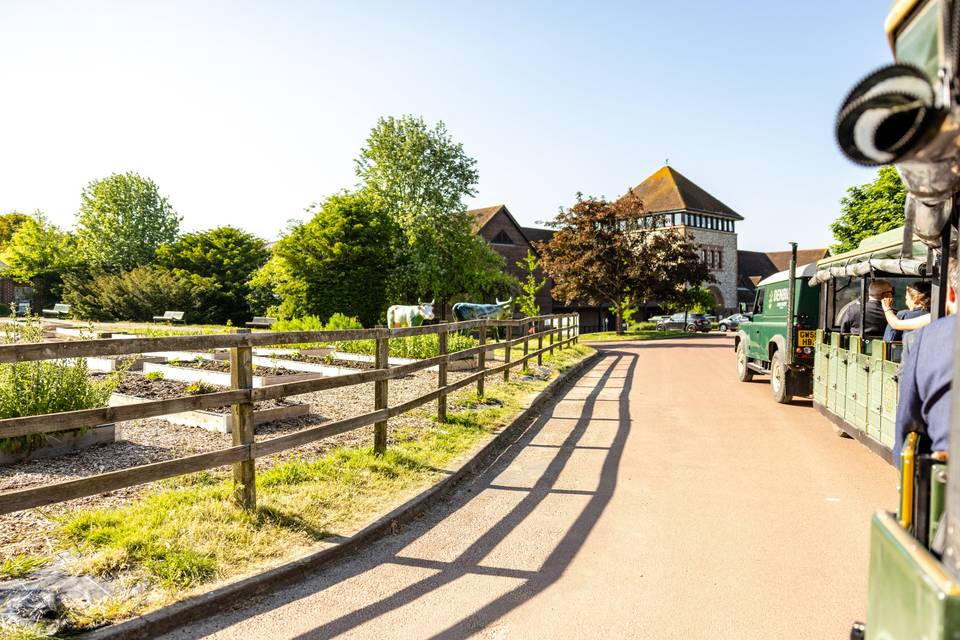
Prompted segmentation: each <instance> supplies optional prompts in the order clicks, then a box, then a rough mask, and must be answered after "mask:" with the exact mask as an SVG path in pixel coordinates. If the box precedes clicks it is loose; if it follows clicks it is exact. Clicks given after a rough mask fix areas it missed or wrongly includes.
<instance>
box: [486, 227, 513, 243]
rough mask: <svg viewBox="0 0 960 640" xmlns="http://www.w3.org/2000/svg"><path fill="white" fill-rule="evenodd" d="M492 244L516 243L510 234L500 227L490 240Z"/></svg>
mask: <svg viewBox="0 0 960 640" xmlns="http://www.w3.org/2000/svg"><path fill="white" fill-rule="evenodd" d="M491 242H492V243H493V244H516V243H515V242H514V241H513V240H512V239H511V238H510V236H508V235H507V232H506V231H504V230H503V229H501V230H500V231H499V232H498V233H497V235H495V236H493V240H491Z"/></svg>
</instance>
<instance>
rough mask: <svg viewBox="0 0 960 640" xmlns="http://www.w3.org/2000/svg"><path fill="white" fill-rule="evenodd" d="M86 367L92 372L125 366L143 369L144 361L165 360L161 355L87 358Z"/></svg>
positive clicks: (137, 369)
mask: <svg viewBox="0 0 960 640" xmlns="http://www.w3.org/2000/svg"><path fill="white" fill-rule="evenodd" d="M86 360H87V369H89V370H90V371H92V372H94V373H111V372H113V371H117V370H118V369H121V368H122V367H123V366H127V371H143V363H144V362H165V361H166V358H163V357H162V356H120V357H117V358H108V357H102V358H101V357H91V358H87V359H86Z"/></svg>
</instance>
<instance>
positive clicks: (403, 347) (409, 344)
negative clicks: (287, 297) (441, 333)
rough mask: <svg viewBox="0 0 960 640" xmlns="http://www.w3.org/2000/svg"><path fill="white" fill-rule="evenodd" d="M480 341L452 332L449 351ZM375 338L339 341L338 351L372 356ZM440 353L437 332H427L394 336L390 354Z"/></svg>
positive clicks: (420, 357)
mask: <svg viewBox="0 0 960 640" xmlns="http://www.w3.org/2000/svg"><path fill="white" fill-rule="evenodd" d="M478 344H480V343H479V342H477V340H476V339H475V338H471V337H470V336H464V335H460V334H459V333H451V334H450V335H449V336H448V337H447V351H449V352H451V353H453V352H455V351H463V350H464V349H470V348H471V347H475V346H477V345H478ZM376 348H377V347H376V341H375V340H351V341H349V342H347V341H344V342H338V343H337V351H343V352H344V353H359V354H364V355H368V356H372V355H374V354H375V353H376ZM439 354H440V340H439V338H438V337H437V334H435V333H434V334H427V335H423V336H407V337H405V338H393V339H391V340H390V356H391V357H394V358H413V359H416V360H423V359H424V358H433V357H434V356H437V355H439Z"/></svg>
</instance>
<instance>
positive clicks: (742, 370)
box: [737, 342, 753, 382]
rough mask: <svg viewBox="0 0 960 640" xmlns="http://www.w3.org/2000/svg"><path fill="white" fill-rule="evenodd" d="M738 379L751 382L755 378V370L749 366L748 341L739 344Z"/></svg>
mask: <svg viewBox="0 0 960 640" xmlns="http://www.w3.org/2000/svg"><path fill="white" fill-rule="evenodd" d="M737 380H739V381H740V382H750V381H751V380H753V371H751V370H750V369H749V368H748V367H747V343H745V342H741V343H740V344H738V345H737Z"/></svg>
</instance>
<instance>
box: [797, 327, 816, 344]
mask: <svg viewBox="0 0 960 640" xmlns="http://www.w3.org/2000/svg"><path fill="white" fill-rule="evenodd" d="M816 340H817V332H816V331H810V330H806V331H798V332H797V346H798V347H812V346H813V345H814V343H815V342H816Z"/></svg>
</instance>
